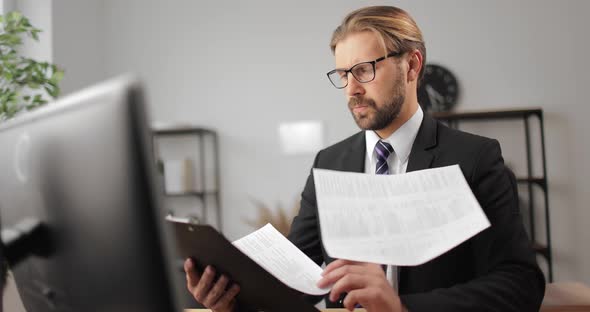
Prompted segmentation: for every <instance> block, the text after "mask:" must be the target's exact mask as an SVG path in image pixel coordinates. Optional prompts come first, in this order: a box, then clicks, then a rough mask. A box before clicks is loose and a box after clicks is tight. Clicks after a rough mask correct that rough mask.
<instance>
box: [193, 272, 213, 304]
mask: <svg viewBox="0 0 590 312" xmlns="http://www.w3.org/2000/svg"><path fill="white" fill-rule="evenodd" d="M214 277H215V269H213V267H212V266H210V265H208V266H207V268H205V271H204V272H203V275H201V280H200V281H199V283H198V284H197V287H196V288H195V290H194V293H193V296H194V297H195V299H197V301H198V302H200V303H203V301H204V300H205V298H207V293H208V292H209V289H211V285H212V284H213V278H214Z"/></svg>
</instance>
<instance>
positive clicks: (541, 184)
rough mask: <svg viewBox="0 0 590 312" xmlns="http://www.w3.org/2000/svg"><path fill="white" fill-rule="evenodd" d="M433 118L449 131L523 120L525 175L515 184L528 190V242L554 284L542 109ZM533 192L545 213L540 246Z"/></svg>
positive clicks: (447, 113)
mask: <svg viewBox="0 0 590 312" xmlns="http://www.w3.org/2000/svg"><path fill="white" fill-rule="evenodd" d="M432 116H433V117H434V118H436V119H438V120H441V121H444V122H446V123H447V124H448V125H449V126H450V127H452V128H458V127H459V122H460V121H477V120H506V119H512V120H522V121H523V126H524V140H525V150H526V166H527V172H526V175H525V176H518V175H517V179H516V180H517V183H519V184H522V185H524V186H525V187H526V188H527V190H528V205H527V207H526V208H528V219H529V220H528V221H529V227H530V233H529V235H530V238H531V241H532V245H533V249H534V250H535V252H536V253H538V254H540V255H541V256H543V257H544V258H545V260H546V261H547V268H548V280H549V282H552V281H553V259H552V254H551V231H550V229H551V227H550V218H549V191H548V184H547V164H546V156H545V133H544V124H543V123H544V121H543V110H542V109H541V108H527V109H515V110H498V111H479V112H436V113H432ZM532 118H537V119H538V121H539V131H540V141H541V142H540V144H541V163H542V175H541V176H534V175H533V168H532V159H533V153H532V150H531V122H530V121H531V119H532ZM535 189H537V190H541V191H542V193H543V199H544V208H545V209H544V213H545V241H546V244H541V243H539V242H538V240H537V238H538V237H537V235H536V227H535V207H536V205H535V196H534V192H535Z"/></svg>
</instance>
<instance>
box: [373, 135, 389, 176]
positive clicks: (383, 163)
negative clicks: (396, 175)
mask: <svg viewBox="0 0 590 312" xmlns="http://www.w3.org/2000/svg"><path fill="white" fill-rule="evenodd" d="M392 152H393V147H391V145H390V144H389V143H387V142H384V141H382V140H379V141H378V142H377V144H376V145H375V153H376V154H377V166H376V167H375V174H389V166H388V165H387V158H388V157H389V155H391V153H392Z"/></svg>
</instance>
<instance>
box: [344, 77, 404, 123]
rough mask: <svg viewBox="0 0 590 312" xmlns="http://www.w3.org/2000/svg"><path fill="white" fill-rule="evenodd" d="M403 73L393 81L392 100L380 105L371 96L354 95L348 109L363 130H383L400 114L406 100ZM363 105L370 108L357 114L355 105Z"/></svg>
mask: <svg viewBox="0 0 590 312" xmlns="http://www.w3.org/2000/svg"><path fill="white" fill-rule="evenodd" d="M402 79H403V78H402V75H401V73H400V75H399V76H398V77H397V79H396V81H395V82H394V83H393V86H392V90H391V92H390V93H391V95H390V97H389V98H390V101H389V102H388V103H387V104H385V105H383V106H381V107H378V106H377V103H375V100H373V99H371V98H366V97H363V96H359V97H352V98H350V100H349V101H348V109H350V112H351V113H352V118H354V121H355V122H356V124H357V125H358V126H359V128H361V129H363V130H381V129H384V128H386V127H387V126H389V125H390V124H391V123H392V122H393V121H394V120H395V119H396V118H397V116H399V114H400V112H401V110H402V105H403V103H404V101H405V100H406V96H405V93H404V91H405V90H404V84H403V80H402ZM359 105H360V106H363V105H366V106H368V107H369V108H370V110H369V111H368V112H367V113H361V114H359V115H355V114H354V112H353V110H354V107H355V106H359Z"/></svg>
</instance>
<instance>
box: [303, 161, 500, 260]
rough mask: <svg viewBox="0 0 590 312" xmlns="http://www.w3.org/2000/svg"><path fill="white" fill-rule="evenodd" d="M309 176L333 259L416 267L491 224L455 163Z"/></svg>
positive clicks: (326, 241) (322, 170)
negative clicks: (376, 172)
mask: <svg viewBox="0 0 590 312" xmlns="http://www.w3.org/2000/svg"><path fill="white" fill-rule="evenodd" d="M313 175H314V182H315V189H316V196H317V205H318V213H319V220H320V229H321V234H322V241H323V244H324V247H325V249H326V251H327V253H328V254H329V255H330V256H331V257H334V258H340V259H348V260H354V261H364V262H373V263H380V264H391V265H403V266H411V265H419V264H422V263H425V262H427V261H429V260H431V259H433V258H435V257H437V256H439V255H441V254H443V253H444V252H446V251H448V250H450V249H452V248H453V247H455V246H457V245H459V244H460V243H462V242H464V241H465V240H467V239H469V238H470V237H472V236H474V235H475V234H477V233H479V232H480V231H482V230H484V229H485V228H487V227H489V226H490V223H489V221H488V219H487V218H486V216H485V214H484V213H483V210H482V209H481V207H480V205H479V203H478V201H477V199H476V198H475V196H474V195H473V193H472V192H471V189H470V188H469V185H468V184H467V181H465V178H464V176H463V173H462V172H461V169H460V168H459V166H458V165H454V166H448V167H442V168H434V169H426V170H421V171H414V172H409V173H405V174H398V175H371V174H363V173H353V172H341V171H331V170H324V169H314V170H313Z"/></svg>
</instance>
